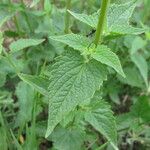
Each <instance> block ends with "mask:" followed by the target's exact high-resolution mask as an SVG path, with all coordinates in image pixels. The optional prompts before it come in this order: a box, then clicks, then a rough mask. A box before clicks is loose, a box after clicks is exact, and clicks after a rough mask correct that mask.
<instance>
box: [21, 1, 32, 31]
mask: <svg viewBox="0 0 150 150" xmlns="http://www.w3.org/2000/svg"><path fill="white" fill-rule="evenodd" d="M21 4H22V6H23V8H24V11H25V9H26V7H25V4H24V2H23V0H21ZM23 14H24V17H25V20H26V23H27V25H28V27H29V30H30V32H32V28H31V25H30V21H29V18H28V15H27V13H26V12H23Z"/></svg>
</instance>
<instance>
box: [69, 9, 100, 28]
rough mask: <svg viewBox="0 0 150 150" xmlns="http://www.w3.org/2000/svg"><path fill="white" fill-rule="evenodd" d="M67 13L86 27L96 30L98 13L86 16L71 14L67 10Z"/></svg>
mask: <svg viewBox="0 0 150 150" xmlns="http://www.w3.org/2000/svg"><path fill="white" fill-rule="evenodd" d="M68 12H69V13H70V14H71V15H72V16H73V17H75V18H76V19H78V20H80V21H81V22H83V23H86V24H87V25H89V26H91V27H93V28H96V26H97V23H98V12H97V13H94V14H92V15H87V14H78V13H75V12H72V11H70V10H68Z"/></svg>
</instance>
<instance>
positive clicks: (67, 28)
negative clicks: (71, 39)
mask: <svg viewBox="0 0 150 150" xmlns="http://www.w3.org/2000/svg"><path fill="white" fill-rule="evenodd" d="M70 8H71V0H67V1H66V15H65V30H64V32H65V33H69V22H70V14H69V12H68V11H67V10H68V9H70Z"/></svg>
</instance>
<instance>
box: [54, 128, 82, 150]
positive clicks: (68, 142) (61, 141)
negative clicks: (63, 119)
mask: <svg viewBox="0 0 150 150" xmlns="http://www.w3.org/2000/svg"><path fill="white" fill-rule="evenodd" d="M83 140H84V132H83V131H81V130H79V129H63V128H60V129H57V130H56V131H55V132H54V134H52V141H53V142H54V147H55V148H56V149H57V150H81V145H82V144H83Z"/></svg>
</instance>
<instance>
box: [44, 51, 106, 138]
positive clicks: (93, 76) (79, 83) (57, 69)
mask: <svg viewBox="0 0 150 150" xmlns="http://www.w3.org/2000/svg"><path fill="white" fill-rule="evenodd" d="M106 74H107V73H106V69H105V67H104V66H103V65H101V63H99V62H97V61H95V60H91V61H89V62H88V63H85V60H84V59H83V57H82V56H81V55H80V54H79V52H77V51H67V52H65V53H64V54H63V55H62V56H60V57H58V58H57V60H56V63H55V64H54V65H53V66H52V68H51V77H50V84H49V100H50V101H49V117H48V128H47V132H46V137H48V136H49V135H50V134H51V132H52V131H53V129H54V128H55V126H56V125H57V124H58V123H59V122H60V121H61V120H62V119H63V118H64V117H65V116H66V115H67V114H68V113H69V112H70V111H72V110H74V109H75V107H76V106H77V105H78V104H80V103H81V102H83V101H85V100H88V99H90V98H91V97H92V96H93V95H94V92H95V91H96V90H98V89H99V88H100V86H101V85H102V83H103V80H105V79H106ZM89 85H90V86H89Z"/></svg>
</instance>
